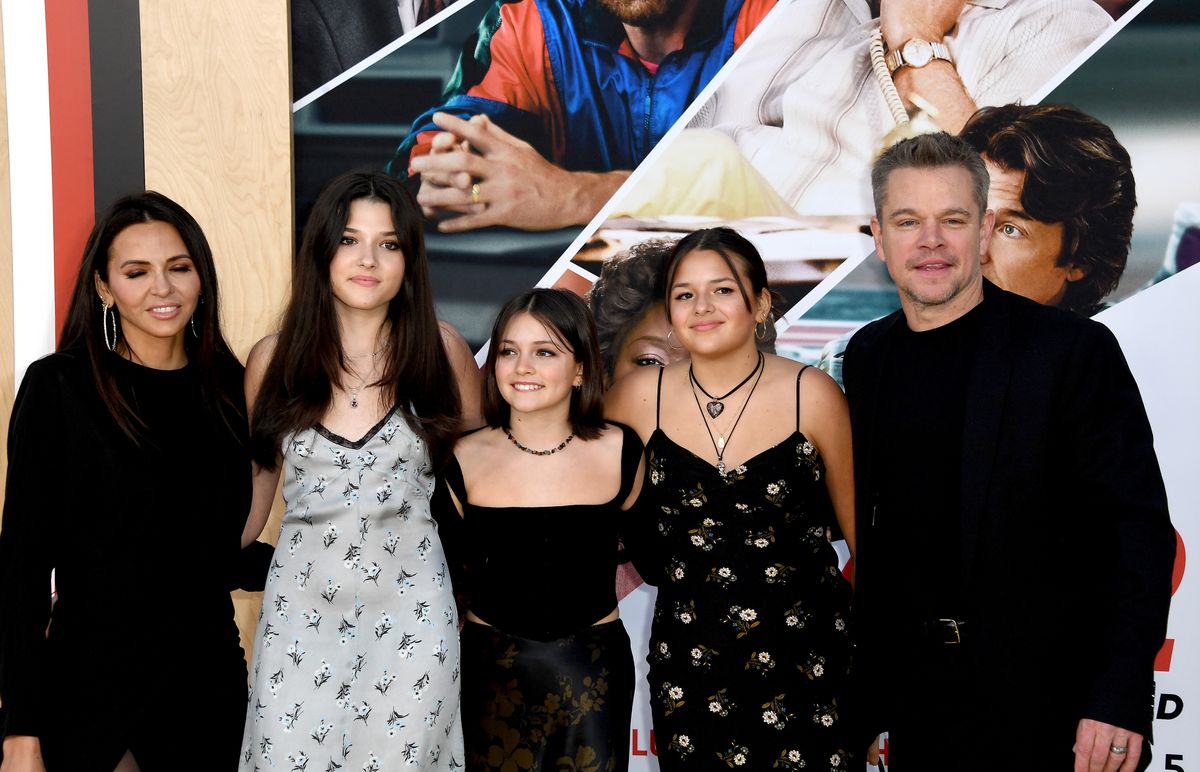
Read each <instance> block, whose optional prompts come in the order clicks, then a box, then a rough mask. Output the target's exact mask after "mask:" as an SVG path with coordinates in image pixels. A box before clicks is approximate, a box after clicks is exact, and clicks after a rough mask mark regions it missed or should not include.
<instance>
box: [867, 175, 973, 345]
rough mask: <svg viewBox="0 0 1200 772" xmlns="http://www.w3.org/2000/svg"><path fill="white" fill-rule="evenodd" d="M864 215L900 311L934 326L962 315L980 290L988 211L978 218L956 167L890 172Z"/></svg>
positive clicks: (968, 186) (964, 178)
mask: <svg viewBox="0 0 1200 772" xmlns="http://www.w3.org/2000/svg"><path fill="white" fill-rule="evenodd" d="M880 210H881V213H882V219H880V218H878V217H873V218H871V232H872V234H874V236H875V250H876V252H878V254H879V258H880V259H881V260H883V261H884V263H885V264H886V265H887V268H888V273H889V274H891V276H892V280H893V281H895V282H896V287H897V289H899V291H900V299H901V301H902V302H903V305H904V306H905V310H906V311H907V310H909V309H910V308H912V309H915V310H916V312H917V313H919V314H922V315H924V316H925V317H926V318H928V319H929V320H930V321H933V322H935V324H943V323H945V322H948V321H951V320H953V319H955V318H957V317H958V316H960V315H962V314H963V313H965V312H966V311H967V310H969V309H970V308H971V307H972V306H973V305H974V303H975V302H976V301H977V299H978V297H979V292H980V291H981V289H982V279H981V278H980V268H979V256H980V253H981V252H983V251H984V250H986V249H987V243H988V238H989V236H990V235H991V230H992V213H991V212H986V213H982V214H981V213H980V211H979V205H978V203H977V202H976V199H975V196H974V194H973V191H972V184H971V175H970V173H969V172H968V171H967V170H966V169H964V168H962V167H960V166H939V167H933V168H921V169H912V168H909V169H897V170H895V171H893V172H892V173H891V175H890V176H889V178H888V185H887V195H886V197H885V199H884V201H883V206H882V207H880Z"/></svg>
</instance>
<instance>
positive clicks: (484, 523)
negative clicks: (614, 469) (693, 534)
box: [441, 424, 642, 641]
mask: <svg viewBox="0 0 1200 772" xmlns="http://www.w3.org/2000/svg"><path fill="white" fill-rule="evenodd" d="M617 425H618V426H620V428H621V430H622V433H623V435H624V437H623V445H622V448H621V486H620V490H619V491H618V492H617V495H616V496H614V497H613V498H612V500H611V501H608V502H606V503H604V504H571V505H566V506H548V507H481V506H478V505H476V504H472V503H471V502H470V501H469V500H468V498H467V492H466V486H465V485H464V483H463V477H462V470H461V469H460V468H459V466H458V462H457V461H456V460H454V459H452V460H451V461H450V463H449V465H448V466H447V469H446V473H445V474H446V482H447V484H448V485H449V486H450V488H451V490H453V491H454V495H455V496H457V497H458V500H459V502H460V503H461V504H462V508H463V518H462V524H463V526H464V530H465V539H464V549H463V553H464V554H463V557H464V559H465V562H466V571H465V576H466V594H467V597H468V599H469V605H470V608H471V610H472V611H473V612H475V614H476V615H477V616H479V617H480V618H481V619H483V620H485V621H486V622H488V623H489V624H491V625H494V626H495V627H496V628H498V629H500V630H503V631H504V632H506V633H509V634H511V635H517V636H520V637H522V638H532V639H536V640H542V641H548V640H552V639H554V638H563V637H565V636H567V635H570V634H571V633H574V632H578V631H579V630H582V629H585V628H586V627H588V626H589V625H591V624H593V623H594V622H596V621H597V620H599V619H601V618H603V617H604V616H605V615H607V614H608V613H609V612H611V611H612V610H613V609H614V608H616V606H617V595H616V574H615V572H616V567H617V546H618V539H619V524H620V521H621V519H622V512H621V504H622V503H624V501H625V499H626V498H628V496H629V492H630V490H631V488H632V486H633V483H634V480H635V479H636V475H637V469H638V464H639V463H640V462H641V457H642V442H641V440H640V439H639V438H638V436H637V433H636V432H634V431H633V429H630V428H629V427H627V426H622V425H620V424H617ZM580 473H581V474H586V473H587V471H586V470H581V471H580ZM455 517H457V515H455ZM441 519H442V520H443V521H444V520H447V519H448V518H441ZM447 541H449V542H450V544H447V550H448V551H452V552H453V551H455V550H452V547H451V545H452V544H453V543H454V541H455V540H454V539H447V538H445V537H443V543H446V542H447ZM451 559H452V560H453V559H455V556H454V555H452V556H451Z"/></svg>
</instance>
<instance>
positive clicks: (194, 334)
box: [188, 314, 200, 338]
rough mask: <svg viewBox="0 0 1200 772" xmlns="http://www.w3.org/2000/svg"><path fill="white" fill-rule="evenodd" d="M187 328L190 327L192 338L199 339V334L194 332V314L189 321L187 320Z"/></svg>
mask: <svg viewBox="0 0 1200 772" xmlns="http://www.w3.org/2000/svg"><path fill="white" fill-rule="evenodd" d="M188 326H190V327H191V328H192V337H193V338H199V337H200V333H198V332H196V315H195V314H192V317H191V318H190V319H188Z"/></svg>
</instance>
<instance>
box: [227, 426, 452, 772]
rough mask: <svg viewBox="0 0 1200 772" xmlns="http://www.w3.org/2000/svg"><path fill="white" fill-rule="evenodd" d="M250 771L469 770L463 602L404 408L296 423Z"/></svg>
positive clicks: (267, 601) (261, 647) (247, 739)
mask: <svg viewBox="0 0 1200 772" xmlns="http://www.w3.org/2000/svg"><path fill="white" fill-rule="evenodd" d="M283 451H284V452H283V460H282V462H281V463H282V464H283V465H284V466H283V473H284V485H283V498H284V502H285V504H286V509H285V512H284V516H283V524H282V528H281V531H280V534H279V545H278V547H277V548H276V550H275V559H274V560H273V561H272V563H271V569H270V573H269V575H268V577H267V584H266V591H265V592H264V594H263V606H262V611H261V612H260V614H259V620H258V630H257V633H256V636H255V640H254V641H253V644H254V658H253V661H252V664H251V671H250V672H251V676H250V681H251V684H250V698H249V703H248V706H247V712H246V731H245V736H244V738H243V741H242V755H241V769H242V770H247V771H249V770H264V771H265V770H282V771H284V772H332V771H333V770H347V771H349V770H353V771H354V772H379V771H380V770H396V769H404V768H408V767H412V768H415V769H422V770H458V769H462V763H463V745H462V728H461V725H460V722H459V682H458V681H459V648H458V616H457V612H456V609H455V604H454V594H453V590H452V588H451V585H450V576H449V572H448V570H447V566H446V559H445V555H444V553H443V551H442V543H441V541H440V540H439V538H438V534H437V527H436V525H435V523H434V520H433V518H432V516H431V514H430V504H429V501H430V496H431V495H432V493H433V487H434V478H433V473H432V470H431V468H430V461H429V454H428V449H427V448H426V445H425V442H424V441H423V440H421V439H420V438H419V437H418V436H416V435H415V433H414V432H413V431H412V430H411V429H410V428H409V426H408V424H407V423H406V422H405V421H404V419H403V418H402V416H401V415H400V414H399V413H398V412H396V411H393V412H391V413H390V414H389V415H388V416H387V417H385V418H384V419H383V420H382V421H381V422H380V423H379V424H378V425H377V426H375V427H374V428H373V429H372V430H371V431H370V432H368V433H367V435H366V436H365V437H364V438H363V439H362V440H359V441H358V442H352V441H350V440H347V439H345V438H342V437H338V436H337V435H335V434H333V433H331V432H329V431H327V430H326V429H324V428H323V427H320V426H318V427H315V428H313V429H308V430H305V431H301V432H296V433H294V434H292V435H289V436H288V437H286V438H285V441H284V448H283Z"/></svg>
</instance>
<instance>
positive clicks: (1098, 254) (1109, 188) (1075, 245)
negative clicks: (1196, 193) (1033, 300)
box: [962, 105, 1137, 316]
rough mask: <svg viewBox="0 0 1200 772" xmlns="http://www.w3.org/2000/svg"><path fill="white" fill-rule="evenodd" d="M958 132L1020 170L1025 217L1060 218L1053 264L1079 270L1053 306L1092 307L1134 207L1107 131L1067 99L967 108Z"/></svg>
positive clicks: (1123, 161)
mask: <svg viewBox="0 0 1200 772" xmlns="http://www.w3.org/2000/svg"><path fill="white" fill-rule="evenodd" d="M962 137H963V139H965V140H966V141H967V142H969V143H971V145H972V147H974V148H975V151H976V152H978V153H981V154H982V155H984V156H985V157H986V158H987V159H988V160H990V161H991V162H992V163H994V164H996V165H997V166H999V167H1001V168H1002V169H1006V170H1008V171H1015V172H1025V184H1024V186H1023V187H1022V189H1021V207H1022V208H1023V209H1024V210H1025V212H1026V213H1028V214H1029V216H1030V217H1032V218H1034V219H1035V220H1040V221H1041V222H1047V223H1062V226H1063V243H1062V250H1061V252H1060V253H1059V257H1058V265H1059V266H1072V267H1075V268H1080V269H1082V270H1083V271H1084V276H1083V278H1081V279H1079V280H1077V281H1072V282H1068V283H1067V289H1066V294H1065V295H1064V296H1063V299H1062V301H1061V302H1060V303H1059V305H1060V306H1061V307H1062V308H1066V309H1069V310H1071V311H1074V312H1076V313H1079V314H1084V315H1089V316H1090V315H1091V314H1092V313H1094V312H1095V311H1097V310H1099V308H1100V307H1101V301H1102V300H1103V299H1104V297H1105V296H1106V295H1108V294H1109V293H1111V292H1112V291H1113V290H1115V289H1116V288H1117V283H1118V282H1119V281H1120V280H1121V274H1122V273H1124V271H1125V263H1126V262H1127V260H1128V258H1129V242H1130V239H1131V238H1133V212H1134V209H1136V208H1137V195H1136V191H1135V189H1134V181H1133V166H1132V164H1131V163H1130V160H1129V153H1128V152H1126V150H1125V148H1124V147H1122V146H1121V143H1120V142H1118V141H1117V138H1116V136H1115V135H1114V134H1113V132H1112V129H1110V128H1109V127H1108V126H1106V125H1104V124H1103V123H1101V122H1100V121H1098V120H1096V119H1095V118H1093V117H1091V116H1090V115H1087V114H1086V113H1083V112H1081V111H1080V110H1078V109H1077V108H1075V107H1072V106H1070V105H1003V106H1001V107H985V108H983V109H982V110H980V111H978V112H977V113H975V115H974V116H972V117H971V119H970V120H969V121H967V125H966V126H964V127H963V130H962Z"/></svg>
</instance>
